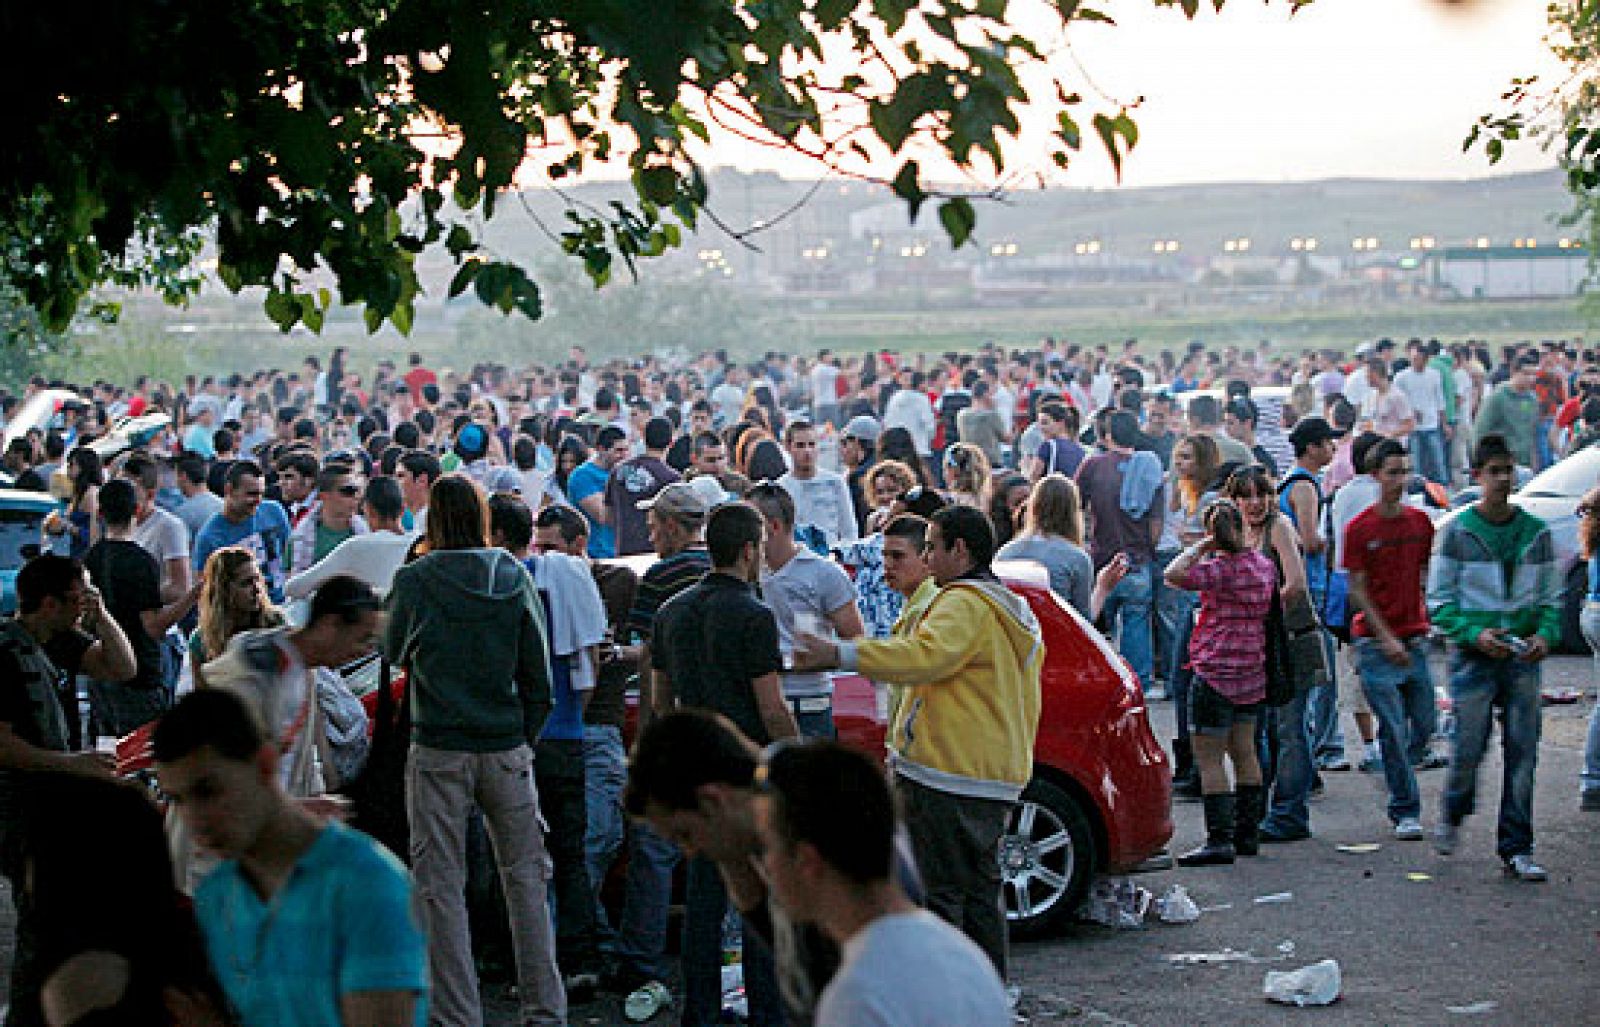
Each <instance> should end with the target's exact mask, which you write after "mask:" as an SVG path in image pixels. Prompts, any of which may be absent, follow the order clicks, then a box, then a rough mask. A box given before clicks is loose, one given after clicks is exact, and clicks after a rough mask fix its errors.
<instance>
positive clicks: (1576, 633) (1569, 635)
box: [1561, 560, 1589, 656]
mask: <svg viewBox="0 0 1600 1027" xmlns="http://www.w3.org/2000/svg"><path fill="white" fill-rule="evenodd" d="M1588 574H1589V567H1588V564H1587V562H1585V561H1583V560H1579V561H1578V562H1576V563H1574V564H1573V565H1572V569H1571V570H1570V571H1568V572H1567V584H1566V587H1565V588H1564V589H1562V591H1561V651H1562V652H1564V653H1576V654H1578V655H1580V656H1583V655H1587V654H1588V652H1589V643H1587V642H1585V641H1584V639H1583V628H1582V627H1580V626H1579V624H1578V618H1579V617H1580V616H1581V615H1582V614H1583V603H1584V600H1585V599H1587V598H1588V595H1589V577H1588Z"/></svg>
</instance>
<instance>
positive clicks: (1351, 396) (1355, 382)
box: [1344, 367, 1372, 410]
mask: <svg viewBox="0 0 1600 1027" xmlns="http://www.w3.org/2000/svg"><path fill="white" fill-rule="evenodd" d="M1371 393H1372V381H1371V379H1369V378H1368V377H1367V369H1366V368H1365V367H1358V368H1356V369H1355V370H1354V371H1351V372H1350V374H1349V375H1348V376H1347V377H1346V378H1345V380H1344V398H1345V399H1348V400H1349V401H1350V405H1351V406H1353V407H1355V408H1356V409H1357V410H1360V409H1361V408H1362V407H1363V406H1365V405H1366V402H1367V396H1369V395H1370V394H1371Z"/></svg>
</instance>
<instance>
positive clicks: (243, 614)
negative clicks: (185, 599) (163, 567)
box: [178, 546, 284, 694]
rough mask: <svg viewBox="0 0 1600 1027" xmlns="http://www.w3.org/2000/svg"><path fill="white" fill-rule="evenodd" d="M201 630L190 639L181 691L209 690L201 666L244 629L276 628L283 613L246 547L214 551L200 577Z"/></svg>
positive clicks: (218, 653) (280, 621) (179, 685)
mask: <svg viewBox="0 0 1600 1027" xmlns="http://www.w3.org/2000/svg"><path fill="white" fill-rule="evenodd" d="M196 608H197V609H198V610H199V612H200V623H199V626H198V627H196V628H195V630H194V631H193V632H192V633H191V634H190V635H189V652H188V654H187V656H185V658H184V663H183V671H182V673H181V674H180V675H179V679H178V692H179V694H182V693H184V692H187V691H190V689H191V688H204V687H206V683H205V679H204V677H202V675H201V673H200V667H201V666H203V665H204V664H205V663H206V662H207V661H209V660H213V659H215V658H216V657H218V656H221V655H222V653H223V651H224V650H226V649H227V648H228V641H229V640H230V639H232V638H233V636H235V635H237V634H239V633H240V632H241V631H252V630H255V629H258V628H275V627H279V626H281V625H282V624H283V623H284V616H283V612H282V611H280V610H279V609H278V608H277V607H276V606H273V605H272V600H271V599H270V598H269V597H268V595H267V583H266V581H265V580H264V579H263V578H262V576H261V568H260V567H259V566H258V565H257V564H256V558H255V556H254V555H252V554H251V552H250V551H249V550H248V549H245V548H243V547H242V546H224V547H223V548H221V549H218V550H217V551H216V552H214V553H212V554H211V556H210V557H209V558H208V559H207V560H206V565H205V569H204V570H202V571H201V573H200V601H199V603H198V604H197V606H196Z"/></svg>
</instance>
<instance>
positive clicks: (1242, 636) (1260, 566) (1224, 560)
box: [1183, 550, 1278, 704]
mask: <svg viewBox="0 0 1600 1027" xmlns="http://www.w3.org/2000/svg"><path fill="white" fill-rule="evenodd" d="M1183 586H1184V587H1185V588H1188V589H1192V590H1193V591H1195V592H1198V593H1200V618H1199V620H1197V621H1196V622H1195V627H1194V636H1193V637H1192V638H1191V639H1190V640H1189V663H1190V665H1191V666H1192V667H1193V668H1194V672H1195V673H1196V674H1198V675H1200V676H1201V677H1203V678H1205V680H1206V684H1208V685H1210V686H1211V687H1212V688H1214V689H1216V691H1217V692H1218V693H1219V694H1220V695H1222V697H1223V698H1225V699H1227V700H1229V701H1230V702H1235V703H1241V704H1243V703H1256V702H1260V701H1261V700H1262V699H1263V698H1265V697H1266V689H1267V611H1268V609H1269V608H1270V607H1271V605H1272V590H1273V589H1275V588H1277V587H1278V572H1277V571H1276V570H1275V569H1274V568H1273V566H1272V560H1271V558H1269V557H1267V556H1265V555H1263V554H1262V553H1259V552H1256V551H1254V550H1251V551H1249V552H1244V553H1221V554H1217V555H1215V556H1213V557H1211V558H1210V559H1209V560H1205V561H1203V562H1201V563H1199V564H1196V565H1195V566H1194V567H1192V568H1190V570H1189V575H1188V579H1187V580H1186V581H1184V582H1183Z"/></svg>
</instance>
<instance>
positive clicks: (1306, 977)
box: [1261, 959, 1344, 1006]
mask: <svg viewBox="0 0 1600 1027" xmlns="http://www.w3.org/2000/svg"><path fill="white" fill-rule="evenodd" d="M1343 987H1344V982H1343V979H1342V978H1341V977H1340V975H1339V964H1338V962H1337V961H1336V960H1332V959H1324V960H1323V961H1322V962H1320V963H1312V964H1311V965H1310V966H1303V967H1301V968H1300V969H1298V970H1268V971H1267V979H1266V980H1265V981H1264V982H1263V983H1262V985H1261V991H1262V993H1263V994H1264V995H1266V997H1267V1001H1269V1002H1279V1003H1282V1004H1283V1005H1286V1006H1331V1005H1333V1003H1335V1002H1337V1001H1338V1000H1339V993H1340V991H1341V990H1342V989H1343Z"/></svg>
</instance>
